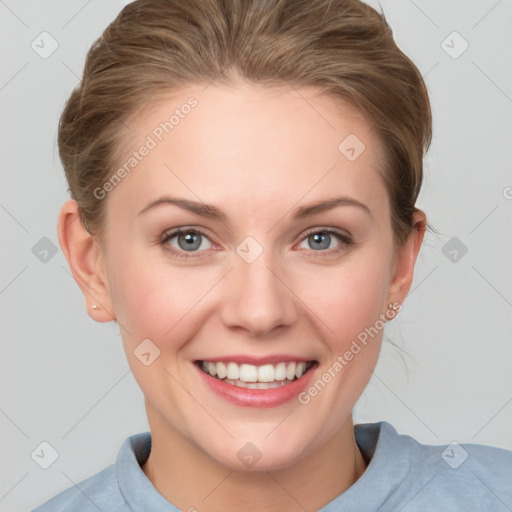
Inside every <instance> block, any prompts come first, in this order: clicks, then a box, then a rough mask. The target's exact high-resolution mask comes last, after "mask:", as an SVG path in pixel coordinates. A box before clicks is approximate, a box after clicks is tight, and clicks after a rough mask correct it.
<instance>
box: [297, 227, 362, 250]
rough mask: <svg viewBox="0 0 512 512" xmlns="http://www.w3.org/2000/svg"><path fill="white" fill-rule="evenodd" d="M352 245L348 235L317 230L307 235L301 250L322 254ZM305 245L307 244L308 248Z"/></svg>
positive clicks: (301, 244)
mask: <svg viewBox="0 0 512 512" xmlns="http://www.w3.org/2000/svg"><path fill="white" fill-rule="evenodd" d="M351 243H352V240H351V238H350V237H349V236H348V235H344V234H342V233H338V232H336V231H332V230H328V229H320V230H318V229H317V230H316V231H310V232H309V234H306V236H305V237H304V238H303V240H302V242H301V243H300V245H299V247H300V248H301V249H312V250H313V251H315V252H322V251H327V250H328V249H341V248H342V247H348V246H349V245H350V244H351ZM304 244H307V247H305V246H304Z"/></svg>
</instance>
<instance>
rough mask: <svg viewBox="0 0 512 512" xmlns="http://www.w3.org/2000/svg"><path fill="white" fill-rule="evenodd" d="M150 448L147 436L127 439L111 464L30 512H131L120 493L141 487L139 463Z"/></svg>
mask: <svg viewBox="0 0 512 512" xmlns="http://www.w3.org/2000/svg"><path fill="white" fill-rule="evenodd" d="M150 444H151V436H150V434H149V432H144V433H141V434H135V435H133V436H130V437H129V438H127V439H126V440H125V441H124V442H123V443H122V445H121V448H120V450H119V453H118V456H117V461H116V463H115V464H112V465H110V466H108V467H106V468H104V469H103V470H101V471H99V472H98V473H96V474H95V475H93V476H91V477H89V478H87V479H85V480H83V481H81V482H79V483H78V484H74V485H72V486H71V487H69V488H68V489H66V490H64V491H62V492H61V493H60V494H57V495H56V496H54V497H53V498H51V499H50V500H48V501H46V502H45V503H43V504H42V505H40V506H39V507H37V508H36V509H34V510H33V511H32V512H69V511H73V512H98V510H105V511H106V510H108V511H109V512H131V510H132V508H131V507H130V506H129V505H128V503H127V501H126V499H125V497H124V492H125V491H126V488H127V487H129V488H133V491H134V492H137V489H138V488H139V487H140V485H141V480H142V482H143V483H144V477H143V475H142V472H141V470H140V466H139V463H140V461H141V460H143V459H144V457H146V458H147V455H148V453H149V449H150ZM139 459H140V460H139ZM144 460H145V459H144Z"/></svg>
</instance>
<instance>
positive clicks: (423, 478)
mask: <svg viewBox="0 0 512 512" xmlns="http://www.w3.org/2000/svg"><path fill="white" fill-rule="evenodd" d="M355 437H356V442H357V444H358V446H359V448H360V449H361V452H362V454H363V456H364V458H365V460H366V461H368V460H370V463H369V465H368V467H367V469H366V471H365V472H364V474H363V475H362V476H361V478H359V480H357V482H355V483H354V484H353V485H352V486H351V487H350V488H348V489H347V490H346V491H345V492H343V493H342V494H340V495H339V496H338V497H337V498H335V499H334V500H333V501H331V502H330V503H329V504H328V505H326V506H325V507H324V508H322V509H321V512H371V511H379V512H391V511H392V512H398V511H400V512H428V511H433V512H434V511H435V512H440V511H445V510H446V511H450V512H453V511H461V512H462V511H464V512H472V511H492V512H501V511H503V512H511V511H512V452H511V451H508V450H503V449H500V448H492V447H489V446H482V445H474V444H468V445H458V444H451V445H448V446H428V445H423V444H420V443H418V442H417V441H416V440H414V439H413V438H411V437H409V436H406V435H399V434H398V433H397V432H396V430H395V429H394V428H393V427H392V426H391V425H390V424H389V423H386V422H380V423H366V424H361V425H356V426H355ZM150 450H151V436H150V433H149V432H145V433H141V434H136V435H134V436H131V437H129V438H128V439H126V440H125V441H124V443H123V444H122V446H121V449H120V450H119V454H118V457H117V461H116V463H115V464H113V465H111V466H108V467H106V468H105V469H104V470H102V471H100V472H99V473H97V474H96V475H94V476H92V477H90V478H88V479H86V480H84V481H83V482H81V483H79V484H78V488H77V487H71V488H69V489H67V490H66V491H63V492H61V493H60V494H58V495H57V496H55V497H54V498H52V499H51V500H49V501H47V502H46V503H45V504H43V505H41V506H40V507H38V508H36V509H35V510H34V511H33V512H98V511H101V512H179V511H178V509H177V508H176V507H174V506H173V505H172V504H171V503H169V502H168V501H167V500H166V499H165V498H164V497H163V496H162V495H161V494H159V493H158V491H157V490H156V489H155V488H154V487H153V485H152V484H151V482H150V481H149V480H148V479H147V478H146V476H145V475H144V473H143V471H142V470H141V466H142V464H144V462H145V461H146V460H147V458H148V456H149V452H150ZM200 499H201V498H200V497H198V502H197V504H194V503H192V504H191V507H195V508H196V509H197V511H198V512H202V511H206V510H207V507H206V508H205V506H204V505H202V504H201V502H200Z"/></svg>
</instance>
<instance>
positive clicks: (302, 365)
mask: <svg viewBox="0 0 512 512" xmlns="http://www.w3.org/2000/svg"><path fill="white" fill-rule="evenodd" d="M305 371H306V363H304V362H302V363H299V364H298V365H297V368H296V369H295V376H296V377H297V378H300V377H302V376H303V375H304V372H305Z"/></svg>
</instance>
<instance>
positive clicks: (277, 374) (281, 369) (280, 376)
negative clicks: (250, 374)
mask: <svg viewBox="0 0 512 512" xmlns="http://www.w3.org/2000/svg"><path fill="white" fill-rule="evenodd" d="M274 379H275V380H284V379H286V363H278V364H276V367H275V369H274Z"/></svg>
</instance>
